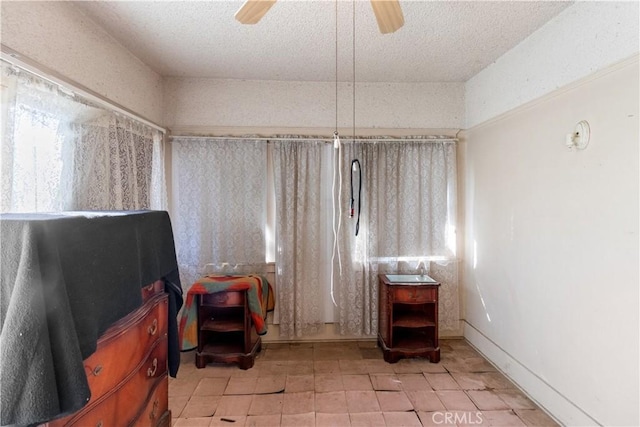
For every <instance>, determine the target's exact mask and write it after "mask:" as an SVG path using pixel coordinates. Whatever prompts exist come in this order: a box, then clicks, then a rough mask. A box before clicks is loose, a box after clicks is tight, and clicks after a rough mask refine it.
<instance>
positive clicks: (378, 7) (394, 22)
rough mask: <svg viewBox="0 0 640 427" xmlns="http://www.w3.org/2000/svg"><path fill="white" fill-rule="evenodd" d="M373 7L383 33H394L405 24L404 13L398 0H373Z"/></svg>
mask: <svg viewBox="0 0 640 427" xmlns="http://www.w3.org/2000/svg"><path fill="white" fill-rule="evenodd" d="M371 7H372V8H373V13H374V14H375V15H376V20H377V21H378V28H380V32H381V33H382V34H388V33H393V32H394V31H396V30H397V29H398V28H400V27H402V26H403V25H404V15H403V14H402V9H401V8H400V3H399V2H398V0H371Z"/></svg>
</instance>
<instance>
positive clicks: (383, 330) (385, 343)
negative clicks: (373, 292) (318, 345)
mask: <svg viewBox="0 0 640 427" xmlns="http://www.w3.org/2000/svg"><path fill="white" fill-rule="evenodd" d="M396 277H399V278H400V279H399V280H392V279H391V278H394V279H395V278H396ZM409 278H411V279H414V278H415V279H416V280H411V281H409V280H406V279H409ZM439 286H440V284H439V283H438V282H436V281H435V280H433V279H431V278H430V277H429V276H425V275H423V276H414V277H411V276H407V275H405V276H399V275H386V274H380V275H379V289H378V292H379V305H378V309H379V316H378V318H379V325H380V326H379V331H378V344H379V345H380V347H381V348H382V352H383V357H384V360H385V361H386V362H389V363H395V362H397V361H398V360H399V359H401V358H406V357H428V358H429V360H430V361H431V362H432V363H437V362H439V361H440V347H439V344H438V288H439Z"/></svg>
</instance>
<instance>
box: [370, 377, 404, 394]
mask: <svg viewBox="0 0 640 427" xmlns="http://www.w3.org/2000/svg"><path fill="white" fill-rule="evenodd" d="M370 377H371V384H372V385H373V389H374V390H380V391H382V390H387V391H398V390H402V386H401V384H400V380H399V379H398V377H397V376H396V375H394V374H371V375H370Z"/></svg>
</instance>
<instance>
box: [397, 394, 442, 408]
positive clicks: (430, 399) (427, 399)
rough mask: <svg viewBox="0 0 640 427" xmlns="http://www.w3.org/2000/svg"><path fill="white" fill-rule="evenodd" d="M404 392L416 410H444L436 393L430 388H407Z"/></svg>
mask: <svg viewBox="0 0 640 427" xmlns="http://www.w3.org/2000/svg"><path fill="white" fill-rule="evenodd" d="M405 394H406V395H407V398H408V399H409V401H410V402H411V404H412V405H413V407H414V409H415V410H416V411H425V412H431V411H444V410H445V407H444V405H443V404H442V402H441V401H440V399H439V398H438V395H437V394H436V393H435V392H434V391H431V390H409V391H406V392H405Z"/></svg>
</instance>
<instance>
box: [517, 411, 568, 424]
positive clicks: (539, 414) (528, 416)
mask: <svg viewBox="0 0 640 427" xmlns="http://www.w3.org/2000/svg"><path fill="white" fill-rule="evenodd" d="M514 412H515V413H516V415H517V416H518V417H519V418H520V419H521V420H522V421H523V422H524V423H525V424H526V425H528V426H539V427H543V426H544V427H547V426H558V425H559V424H558V423H556V422H555V421H554V420H553V418H551V417H550V416H549V415H547V414H546V413H545V412H544V411H543V410H542V409H516V410H515V411H514Z"/></svg>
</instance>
